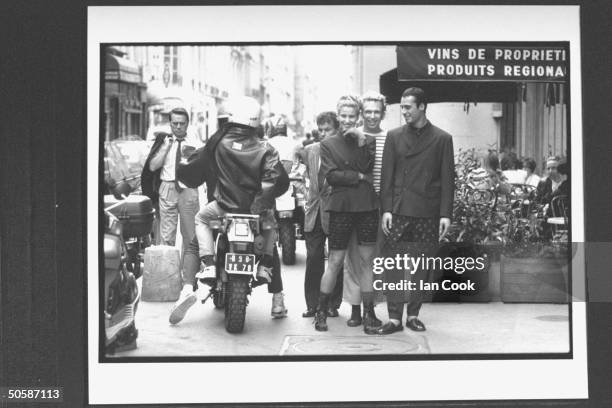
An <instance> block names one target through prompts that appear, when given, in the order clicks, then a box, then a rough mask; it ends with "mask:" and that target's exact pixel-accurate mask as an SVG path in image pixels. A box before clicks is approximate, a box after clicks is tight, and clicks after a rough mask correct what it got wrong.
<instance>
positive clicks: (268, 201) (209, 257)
mask: <svg viewBox="0 0 612 408" xmlns="http://www.w3.org/2000/svg"><path fill="white" fill-rule="evenodd" d="M226 106H227V110H228V113H229V121H228V123H226V124H224V125H223V127H222V128H221V129H220V130H219V131H218V132H217V133H216V134H215V135H213V136H212V137H211V139H210V140H209V142H208V143H207V145H206V146H205V147H204V149H202V151H200V152H196V154H195V155H194V156H192V157H195V159H190V160H189V163H188V164H187V165H185V166H182V167H181V168H180V169H179V178H180V179H181V181H182V182H184V183H185V184H186V185H194V184H196V185H197V184H198V183H199V184H201V183H202V181H203V180H204V179H206V180H210V178H209V177H207V175H206V173H209V172H211V171H212V172H213V173H214V177H215V178H216V183H215V186H214V201H210V202H209V203H208V204H206V206H204V207H203V208H202V209H201V210H200V211H199V212H198V214H197V215H196V218H195V221H196V238H197V241H196V240H194V242H193V243H192V245H191V246H190V247H191V250H193V246H194V245H198V247H199V251H198V252H199V255H200V263H201V271H200V273H199V274H198V278H204V279H206V278H214V277H215V276H216V267H215V263H214V241H213V231H212V229H211V228H210V226H209V223H210V221H211V220H214V219H217V218H218V217H220V216H222V215H224V214H226V213H228V212H232V213H252V214H259V215H260V216H261V220H262V224H265V223H272V224H275V220H274V211H273V209H274V201H275V198H276V197H277V196H279V195H281V194H282V193H284V192H285V191H286V190H287V188H288V186H289V180H288V177H287V173H286V172H285V170H284V168H283V166H282V163H281V162H280V160H279V157H278V152H277V151H276V150H275V149H274V148H273V147H272V146H270V145H269V144H268V143H266V142H262V141H261V140H260V139H259V137H258V127H259V125H260V114H261V108H260V106H259V103H257V101H256V100H255V99H253V98H250V97H237V98H235V99H233V100H230V101H228V103H227V105H226ZM199 170H202V171H199ZM262 235H263V237H264V250H263V253H264V255H263V257H262V260H261V262H260V263H259V267H258V270H257V279H258V280H260V281H267V282H268V283H269V284H272V286H274V283H275V281H277V282H278V281H279V278H280V277H277V276H273V273H272V265H273V251H274V241H275V240H274V230H273V229H268V230H263V232H262ZM196 242H197V244H196ZM190 252H191V251H190ZM190 258H192V257H190ZM275 278H276V279H275ZM276 286H278V284H277V285H276ZM275 289H276V290H274V293H273V297H272V315H273V316H274V317H284V316H286V313H287V309H286V308H285V306H284V295H283V293H282V283H280V288H278V287H276V288H275ZM193 299H195V294H193V293H191V294H186V295H185V299H179V301H178V302H177V304H176V305H175V308H174V309H173V311H172V313H171V316H170V321H171V323H173V324H174V323H178V322H179V321H180V320H182V318H183V317H184V315H185V313H186V311H187V309H188V308H189V307H190V306H191V305H193V304H194V303H195V301H194V300H193Z"/></svg>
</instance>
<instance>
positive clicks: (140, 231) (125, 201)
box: [104, 176, 155, 278]
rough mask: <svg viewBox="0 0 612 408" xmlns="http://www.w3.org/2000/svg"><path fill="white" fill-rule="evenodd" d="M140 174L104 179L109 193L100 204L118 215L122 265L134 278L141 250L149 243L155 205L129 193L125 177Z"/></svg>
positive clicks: (139, 262)
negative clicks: (123, 247) (123, 256)
mask: <svg viewBox="0 0 612 408" xmlns="http://www.w3.org/2000/svg"><path fill="white" fill-rule="evenodd" d="M139 178H140V176H136V177H131V178H126V179H122V180H121V181H119V182H118V183H115V182H111V183H107V187H108V190H109V192H110V193H112V194H108V195H105V196H104V207H105V210H106V209H108V210H109V211H111V212H112V213H113V215H114V216H115V217H116V218H117V219H119V221H120V222H121V224H122V226H123V228H122V230H123V232H122V234H123V239H124V241H125V245H126V247H127V253H128V257H127V261H126V267H127V269H128V271H130V272H132V273H134V275H135V277H136V278H139V277H140V276H141V275H142V265H143V262H144V250H145V249H146V248H147V247H148V246H150V245H151V232H152V230H153V221H154V218H155V209H154V208H153V206H152V203H151V199H150V198H149V197H146V196H143V195H140V194H130V193H131V192H132V188H131V186H130V184H129V183H128V182H129V181H132V180H135V179H139Z"/></svg>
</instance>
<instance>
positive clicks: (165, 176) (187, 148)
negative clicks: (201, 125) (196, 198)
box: [160, 136, 199, 188]
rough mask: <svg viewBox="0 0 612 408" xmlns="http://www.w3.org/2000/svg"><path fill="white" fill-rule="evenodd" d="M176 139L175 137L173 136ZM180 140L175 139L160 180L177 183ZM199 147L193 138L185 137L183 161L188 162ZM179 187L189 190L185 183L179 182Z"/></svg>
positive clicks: (182, 149)
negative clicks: (177, 157)
mask: <svg viewBox="0 0 612 408" xmlns="http://www.w3.org/2000/svg"><path fill="white" fill-rule="evenodd" d="M173 137H174V136H173ZM178 145H179V143H178V140H177V139H176V137H174V141H173V142H172V145H170V149H169V150H168V153H167V154H166V158H165V159H164V164H163V166H162V169H161V175H160V178H161V179H162V180H163V181H175V180H176V174H175V173H176V149H178ZM198 147H199V145H198V143H194V141H193V140H192V138H190V137H189V136H187V137H185V138H184V139H183V141H182V142H181V156H182V160H187V158H188V157H189V155H190V154H191V153H193V152H194V151H195V149H197V148H198ZM179 186H180V187H182V188H187V186H185V185H184V184H183V183H181V182H179Z"/></svg>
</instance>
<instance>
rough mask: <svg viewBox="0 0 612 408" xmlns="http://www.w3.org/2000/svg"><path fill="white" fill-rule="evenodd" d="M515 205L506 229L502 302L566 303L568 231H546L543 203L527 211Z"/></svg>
mask: <svg viewBox="0 0 612 408" xmlns="http://www.w3.org/2000/svg"><path fill="white" fill-rule="evenodd" d="M516 207H517V208H514V209H512V210H511V212H510V213H509V217H508V222H507V223H506V224H505V225H504V229H503V239H504V246H503V251H502V256H501V299H502V301H503V302H507V303H517V302H525V303H567V302H568V290H567V289H568V285H567V282H568V279H567V274H568V264H569V260H570V253H569V245H568V242H567V231H566V230H565V231H563V230H562V231H560V232H559V233H557V234H554V235H553V234H551V233H546V232H543V231H544V228H543V226H544V225H545V220H546V217H545V215H544V211H543V209H542V206H541V205H535V204H534V205H531V206H530V208H531V210H530V211H529V212H528V214H524V212H522V211H521V210H520V207H519V206H516Z"/></svg>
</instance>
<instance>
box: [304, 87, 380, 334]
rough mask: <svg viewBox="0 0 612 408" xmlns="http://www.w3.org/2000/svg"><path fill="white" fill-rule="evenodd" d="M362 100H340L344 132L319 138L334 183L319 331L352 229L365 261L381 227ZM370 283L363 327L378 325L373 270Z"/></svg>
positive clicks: (323, 328)
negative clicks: (358, 127) (361, 123)
mask: <svg viewBox="0 0 612 408" xmlns="http://www.w3.org/2000/svg"><path fill="white" fill-rule="evenodd" d="M359 109H360V106H359V100H358V99H357V98H356V97H353V96H344V97H342V98H340V100H339V101H338V104H337V110H338V119H339V122H340V130H341V132H339V133H338V134H336V135H334V136H332V137H329V138H326V139H324V140H323V141H322V142H321V171H322V172H323V174H324V175H325V178H326V180H327V182H328V183H329V185H330V186H331V187H332V192H331V198H330V201H329V205H328V207H327V210H328V211H329V213H330V219H329V230H330V239H329V258H328V263H327V269H326V270H325V273H324V274H323V278H322V279H321V287H320V289H321V296H320V297H319V305H318V306H317V312H316V314H315V329H316V330H318V331H326V330H327V311H328V307H329V300H330V296H331V293H332V291H333V288H334V285H335V284H336V282H337V277H338V274H339V273H340V270H341V269H342V266H343V263H344V257H345V254H346V249H347V247H348V243H349V240H350V238H351V234H352V233H353V230H355V229H356V230H357V241H358V253H359V255H360V257H361V260H362V262H364V263H367V262H368V261H369V260H370V259H372V255H373V253H374V250H375V245H376V232H377V229H378V199H377V197H376V193H375V192H374V188H373V186H372V168H373V167H374V156H375V151H376V142H375V139H374V138H373V137H372V136H368V135H364V134H363V132H360V131H358V130H356V129H355V125H356V124H357V121H358V120H359ZM364 276H366V277H367V276H369V277H370V280H369V283H365V281H364V280H363V279H362V286H361V291H362V298H363V303H364V306H365V307H364V309H365V321H364V322H363V323H364V324H363V326H364V331H365V332H366V333H373V332H374V331H375V329H376V327H375V320H374V319H375V317H374V316H373V314H374V291H373V287H372V279H371V278H372V276H371V274H364Z"/></svg>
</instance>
